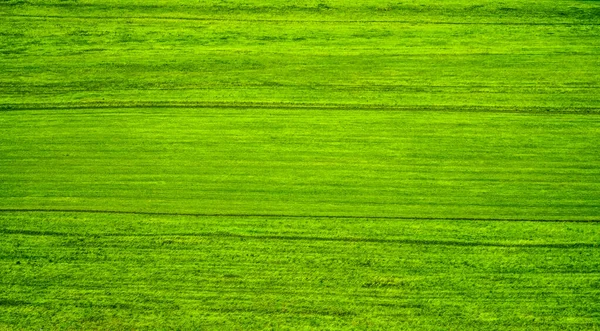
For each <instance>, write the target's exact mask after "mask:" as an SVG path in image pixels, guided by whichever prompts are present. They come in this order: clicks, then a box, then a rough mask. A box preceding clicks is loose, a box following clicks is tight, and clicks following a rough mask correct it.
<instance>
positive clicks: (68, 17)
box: [4, 15, 598, 26]
mask: <svg viewBox="0 0 600 331" xmlns="http://www.w3.org/2000/svg"><path fill="white" fill-rule="evenodd" d="M4 17H5V18H28V19H29V18H33V19H40V20H46V19H59V20H89V19H91V20H158V21H160V20H167V21H171V20H173V21H215V22H252V23H254V22H256V23H330V24H338V23H356V24H364V23H398V24H419V25H428V24H432V25H502V26H508V25H517V26H520V25H526V26H536V25H539V26H561V25H563V26H596V25H598V23H595V22H594V23H585V22H506V21H502V22H452V21H411V20H368V19H360V20H336V19H324V20H319V19H303V20H293V19H277V18H273V19H243V18H216V17H185V16H180V17H175V16H103V17H99V16H77V15H7V16H4Z"/></svg>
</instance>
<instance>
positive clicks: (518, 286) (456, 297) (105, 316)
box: [0, 212, 600, 330]
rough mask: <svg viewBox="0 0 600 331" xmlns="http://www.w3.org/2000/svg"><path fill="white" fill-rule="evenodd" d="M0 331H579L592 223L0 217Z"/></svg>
mask: <svg viewBox="0 0 600 331" xmlns="http://www.w3.org/2000/svg"><path fill="white" fill-rule="evenodd" d="M0 222H1V224H2V227H1V228H0V233H1V235H2V240H1V241H0V272H1V274H2V277H1V279H0V287H1V288H2V295H1V299H0V304H1V305H0V307H1V308H0V309H1V310H0V327H3V328H8V329H21V328H23V329H40V328H43V329H157V328H158V329H286V328H289V329H338V328H341V329H350V328H358V329H428V330H448V329H461V330H464V329H477V330H482V329H498V330H506V329H524V330H525V329H526V330H531V329H542V330H582V329H588V330H594V329H597V328H598V321H599V319H600V303H599V301H598V297H599V296H600V278H599V277H598V276H599V275H598V270H599V268H600V249H599V248H600V245H599V242H600V224H599V223H596V222H571V223H564V222H563V223H558V224H557V223H547V222H546V223H545V222H506V221H449V220H429V221H423V220H397V219H369V218H343V217H340V218H322V217H300V218H290V217H231V216H226V217H197V216H176V215H134V214H114V213H113V214H111V213H63V212H52V213H41V212H33V213H29V212H3V213H0Z"/></svg>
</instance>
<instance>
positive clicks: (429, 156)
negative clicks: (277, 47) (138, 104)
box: [0, 109, 600, 220]
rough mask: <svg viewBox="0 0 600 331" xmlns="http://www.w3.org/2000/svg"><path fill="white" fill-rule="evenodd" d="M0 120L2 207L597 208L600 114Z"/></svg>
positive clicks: (439, 211) (259, 113) (349, 211)
mask: <svg viewBox="0 0 600 331" xmlns="http://www.w3.org/2000/svg"><path fill="white" fill-rule="evenodd" d="M0 128H1V129H2V130H4V132H6V135H4V136H2V137H0V149H1V151H2V157H1V158H0V164H1V166H2V167H3V169H4V171H3V172H2V173H1V174H0V178H1V181H0V188H1V190H0V203H1V204H2V208H1V209H41V210H46V209H61V210H62V209H65V210H114V211H125V212H127V211H130V212H158V213H161V212H167V213H181V214H206V215H212V214H225V215H299V216H303V215H314V216H355V217H366V216H368V217H398V216H400V217H408V218H410V217H418V218H450V219H452V218H460V219H469V218H473V219H523V220H529V219H539V220H563V219H564V220H598V219H599V217H600V209H599V208H600V204H599V203H598V197H599V196H600V184H599V183H600V182H599V181H598V180H597V179H598V178H599V176H600V172H599V169H598V167H597V165H598V164H599V163H600V155H599V154H598V153H596V148H597V146H598V145H600V121H598V120H597V117H596V116H578V115H573V114H570V115H569V114H565V115H557V114H556V115H553V116H541V115H537V114H503V113H451V112H436V111H431V112H427V111H405V112H359V111H356V112H346V111H343V110H329V111H326V112H319V111H315V112H304V111H291V110H277V109H269V110H263V109H135V110H131V109H129V110H127V111H125V110H123V109H104V110H102V111H98V110H93V111H86V110H81V111H73V110H56V111H53V112H46V111H19V112H7V113H3V115H2V116H1V117H0ZM107 206H110V207H109V208H107Z"/></svg>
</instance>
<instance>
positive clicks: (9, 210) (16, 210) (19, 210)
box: [0, 208, 600, 223]
mask: <svg viewBox="0 0 600 331" xmlns="http://www.w3.org/2000/svg"><path fill="white" fill-rule="evenodd" d="M30 212H31V213H88V214H129V215H149V216H188V217H232V218H233V217H265V218H315V219H327V218H332V219H375V220H376V219H387V220H409V221H488V222H552V223H600V219H587V220H586V219H536V218H484V217H419V216H375V215H371V216H370V215H293V214H227V213H221V214H219V213H178V212H152V211H124V210H93V209H42V208H31V209H29V208H5V209H0V213H30Z"/></svg>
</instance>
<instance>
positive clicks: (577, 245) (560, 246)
mask: <svg viewBox="0 0 600 331" xmlns="http://www.w3.org/2000/svg"><path fill="white" fill-rule="evenodd" d="M0 233H2V234H8V235H11V234H12V235H26V236H57V237H68V236H88V237H94V238H95V237H216V238H234V239H244V240H282V241H333V242H364V243H382V244H401V245H402V244H404V245H427V246H459V247H500V248H557V249H578V248H600V243H582V242H576V243H540V244H534V243H522V244H510V243H494V242H473V241H471V242H468V241H456V240H416V239H379V238H361V237H337V238H335V237H314V236H286V235H244V234H236V233H227V232H205V233H68V232H56V231H39V230H11V229H0Z"/></svg>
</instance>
